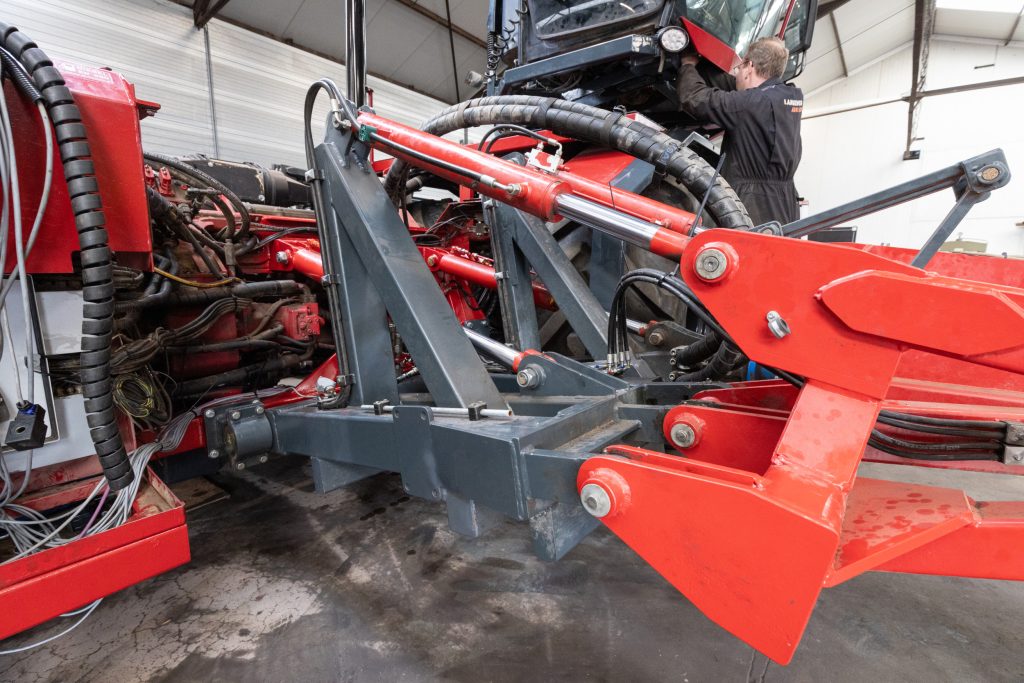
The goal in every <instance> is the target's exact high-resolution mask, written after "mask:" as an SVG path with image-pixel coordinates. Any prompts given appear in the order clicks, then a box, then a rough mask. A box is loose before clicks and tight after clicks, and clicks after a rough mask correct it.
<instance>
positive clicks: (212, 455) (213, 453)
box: [206, 448, 220, 458]
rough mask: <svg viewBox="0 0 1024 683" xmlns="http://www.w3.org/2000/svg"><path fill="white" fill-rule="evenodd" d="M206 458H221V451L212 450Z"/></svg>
mask: <svg viewBox="0 0 1024 683" xmlns="http://www.w3.org/2000/svg"><path fill="white" fill-rule="evenodd" d="M206 456H207V457H209V458H219V457H220V451H218V450H217V449H216V448H211V449H210V450H209V451H208V452H207V453H206Z"/></svg>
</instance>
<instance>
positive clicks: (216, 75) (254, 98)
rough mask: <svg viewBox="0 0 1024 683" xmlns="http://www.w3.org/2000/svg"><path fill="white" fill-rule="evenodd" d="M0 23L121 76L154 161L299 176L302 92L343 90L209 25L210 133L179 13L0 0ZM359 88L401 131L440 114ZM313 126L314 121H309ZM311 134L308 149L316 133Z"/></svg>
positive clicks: (386, 87)
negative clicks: (147, 106)
mask: <svg viewBox="0 0 1024 683" xmlns="http://www.w3.org/2000/svg"><path fill="white" fill-rule="evenodd" d="M0 21H4V22H6V23H9V24H13V25H15V26H17V27H19V28H21V29H23V30H24V31H25V32H26V33H27V34H28V35H29V36H31V37H32V38H33V39H34V40H35V41H36V42H37V43H39V45H40V47H42V48H43V49H44V50H46V52H47V53H48V54H50V56H51V57H60V58H64V59H67V60H69V61H76V62H81V63H84V64H88V65H90V66H96V67H102V66H107V67H110V68H112V69H114V70H115V71H118V72H120V73H122V74H124V75H125V76H126V77H127V78H128V79H129V80H130V81H132V82H133V83H134V84H135V88H136V94H137V95H138V97H139V98H140V99H144V100H151V101H154V102H158V103H159V104H160V105H161V110H160V113H159V114H157V116H156V117H154V118H150V119H146V120H144V121H143V122H142V135H143V145H144V147H145V149H147V150H149V151H154V152H162V153H165V154H192V153H196V152H199V153H203V154H209V155H213V154H214V153H215V151H219V155H220V156H221V157H222V158H225V159H231V160H236V161H255V162H257V163H262V164H271V163H284V164H292V165H296V166H304V165H305V160H304V153H303V147H302V105H303V100H304V97H305V93H306V89H307V87H308V86H309V84H310V83H312V82H313V81H315V80H316V79H317V78H320V77H322V76H327V77H330V78H332V79H333V80H334V81H335V82H336V83H337V84H338V85H339V87H341V88H342V89H344V87H345V73H344V71H345V69H344V66H342V65H340V64H338V63H336V62H332V61H330V60H328V59H324V58H322V57H318V56H316V55H313V54H310V53H308V52H305V51H303V50H299V49H298V48H294V47H291V46H289V45H285V44H283V43H280V42H278V41H275V40H272V39H270V38H267V37H264V36H261V35H258V34H255V33H252V32H251V31H247V30H245V29H242V28H238V27H237V26H233V25H231V24H228V23H225V22H222V21H219V20H216V19H214V20H213V21H212V22H210V24H209V40H210V54H211V58H212V59H211V66H212V72H213V86H214V88H213V92H214V102H213V103H214V105H215V107H214V108H215V110H216V116H217V120H216V124H217V125H216V127H215V126H214V125H213V119H212V117H211V106H210V90H209V87H208V83H209V81H208V75H207V63H206V48H205V44H204V36H203V32H202V31H197V30H196V29H195V28H193V26H192V13H191V11H190V10H189V9H188V8H186V7H182V6H181V5H177V4H174V3H171V2H168V1H166V0H3V3H2V4H0ZM342 38H343V36H342V24H341V22H340V18H339V26H338V40H342ZM368 84H369V86H370V87H371V88H372V89H373V90H374V106H375V109H376V110H377V112H378V113H380V114H382V115H384V116H387V117H389V118H393V119H395V120H397V121H400V122H402V123H407V124H409V125H414V126H418V125H419V123H420V122H422V121H423V120H425V119H427V118H429V117H430V116H431V115H433V114H434V113H436V112H437V111H439V110H441V109H443V108H444V107H445V106H446V105H445V104H444V103H442V102H440V101H439V100H435V99H433V98H430V97H427V96H425V95H422V94H419V93H416V92H413V91H411V90H408V89H406V88H402V87H401V86H397V85H394V84H392V83H388V82H386V81H382V80H380V79H378V78H373V77H370V78H369V79H368ZM321 111H323V112H326V107H325V106H323V105H321ZM322 118H323V114H319V113H318V114H317V115H316V116H314V121H315V122H319V121H320V120H322ZM215 128H216V135H217V138H216V140H217V145H216V150H215V144H214V130H215ZM315 130H316V131H317V132H316V133H315V135H316V138H317V139H318V138H319V131H320V130H322V127H321V126H320V125H319V123H317V127H316V129H315Z"/></svg>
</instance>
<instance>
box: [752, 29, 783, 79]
mask: <svg viewBox="0 0 1024 683" xmlns="http://www.w3.org/2000/svg"><path fill="white" fill-rule="evenodd" d="M747 61H749V62H750V63H751V64H753V65H754V71H756V72H757V75H758V76H760V77H761V78H766V79H767V78H782V74H784V73H786V64H788V63H789V50H787V49H786V44H785V43H784V42H782V40H780V39H779V38H759V39H757V40H755V41H754V42H753V43H752V44H751V45H750V48H749V49H748V50H747Z"/></svg>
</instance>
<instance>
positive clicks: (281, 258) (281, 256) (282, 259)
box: [274, 251, 289, 265]
mask: <svg viewBox="0 0 1024 683" xmlns="http://www.w3.org/2000/svg"><path fill="white" fill-rule="evenodd" d="M274 260H276V261H277V262H278V263H280V264H282V265H287V264H288V261H289V257H288V252H287V251H279V252H277V253H276V254H274Z"/></svg>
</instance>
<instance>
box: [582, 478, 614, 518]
mask: <svg viewBox="0 0 1024 683" xmlns="http://www.w3.org/2000/svg"><path fill="white" fill-rule="evenodd" d="M580 502H581V503H583V509H584V510H586V511H587V512H589V513H590V514H591V515H593V516H594V517H597V518H599V519H600V518H601V517H604V516H606V515H607V514H608V513H609V512H611V511H612V499H611V496H609V495H608V492H607V491H605V490H604V487H603V486H601V485H599V484H587V485H585V486H584V487H583V488H582V489H580Z"/></svg>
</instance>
